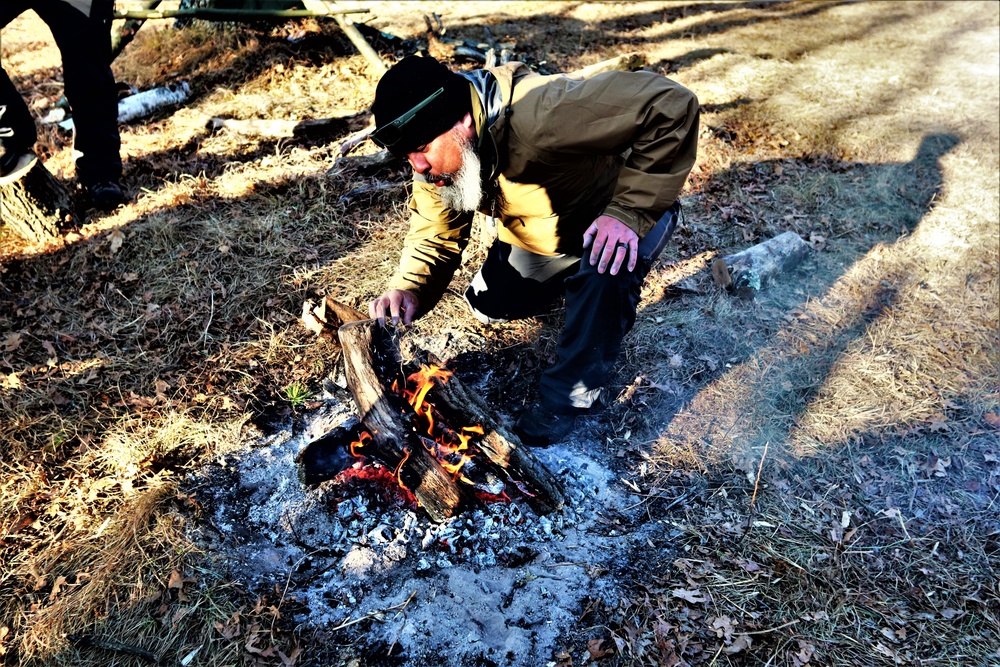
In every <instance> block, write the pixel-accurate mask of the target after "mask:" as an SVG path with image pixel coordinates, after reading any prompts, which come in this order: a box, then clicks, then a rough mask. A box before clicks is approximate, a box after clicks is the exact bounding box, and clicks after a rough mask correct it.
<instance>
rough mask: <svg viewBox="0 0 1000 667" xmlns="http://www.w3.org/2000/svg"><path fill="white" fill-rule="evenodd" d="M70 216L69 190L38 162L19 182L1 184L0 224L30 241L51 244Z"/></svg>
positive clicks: (71, 216) (70, 201)
mask: <svg viewBox="0 0 1000 667" xmlns="http://www.w3.org/2000/svg"><path fill="white" fill-rule="evenodd" d="M73 217H74V212H73V200H72V198H71V197H70V194H69V191H68V190H67V189H66V188H65V187H64V186H63V184H62V183H60V182H59V180H58V179H56V177H55V176H53V175H52V174H51V173H49V170H48V169H46V168H45V166H44V165H43V164H42V161H41V160H36V161H35V164H34V165H33V166H32V167H31V169H29V170H28V171H27V172H26V173H25V174H24V176H22V177H21V178H20V179H18V180H16V181H13V182H11V183H5V184H3V185H0V222H3V223H4V224H6V225H9V226H10V228H11V229H13V230H14V232H15V233H17V234H18V235H19V236H21V237H23V238H25V239H27V240H29V241H33V242H35V243H45V242H50V241H54V240H55V239H57V238H59V235H60V227H61V226H62V225H63V224H64V223H65V222H67V221H68V220H71V219H72V218H73Z"/></svg>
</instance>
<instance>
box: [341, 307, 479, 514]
mask: <svg viewBox="0 0 1000 667" xmlns="http://www.w3.org/2000/svg"><path fill="white" fill-rule="evenodd" d="M338 335H339V337H340V344H341V346H342V347H343V349H344V368H345V373H346V376H347V385H348V387H349V388H350V391H351V395H352V396H353V397H354V402H355V404H356V405H357V407H358V410H359V412H360V414H361V421H362V423H364V424H365V426H366V427H367V428H368V430H369V431H370V432H371V434H372V442H371V443H369V444H367V445H366V446H365V447H364V448H363V449H362V450H361V453H366V452H369V451H371V452H376V458H378V459H380V460H381V461H382V463H384V464H386V465H388V466H391V467H392V468H393V469H394V470H396V476H397V477H398V478H399V480H400V482H401V483H402V484H403V485H404V486H405V487H406V488H407V489H409V490H410V492H412V493H413V495H414V496H416V498H417V501H418V502H419V503H420V504H421V506H422V507H423V508H424V509H425V510H426V511H427V514H428V515H429V516H430V517H431V519H432V520H434V521H438V522H440V521H444V520H445V519H447V518H449V517H451V516H454V514H455V512H456V511H457V510H458V508H459V507H460V506H461V504H462V493H461V491H460V490H459V488H458V485H457V484H456V483H455V482H454V480H452V478H451V475H449V474H448V473H447V472H446V471H445V470H444V468H442V467H441V464H440V463H438V461H437V459H436V458H434V456H433V455H432V454H431V453H430V452H428V451H427V449H426V448H425V447H424V446H423V444H422V443H421V442H420V439H419V437H418V436H417V433H418V432H419V430H420V429H419V426H418V425H417V422H416V413H414V412H413V409H412V408H411V407H410V405H409V404H408V403H407V402H406V400H405V399H404V398H403V397H402V396H399V395H397V394H395V393H392V392H391V391H389V390H388V389H387V388H388V387H390V386H392V382H393V380H396V381H397V382H399V383H400V386H402V384H403V382H404V380H405V378H403V377H402V374H401V373H400V368H401V361H400V359H398V357H396V356H395V354H394V352H395V345H393V344H392V342H391V340H389V336H390V334H389V332H388V330H387V329H384V328H382V327H379V326H378V323H376V322H375V321H374V320H362V321H358V322H351V323H349V324H345V325H344V326H342V327H340V329H339V330H338ZM387 356H388V357H393V358H385V357H387Z"/></svg>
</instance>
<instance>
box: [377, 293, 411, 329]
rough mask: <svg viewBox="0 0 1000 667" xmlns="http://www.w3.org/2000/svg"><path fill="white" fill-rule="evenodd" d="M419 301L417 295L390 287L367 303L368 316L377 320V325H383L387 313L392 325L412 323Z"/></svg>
mask: <svg viewBox="0 0 1000 667" xmlns="http://www.w3.org/2000/svg"><path fill="white" fill-rule="evenodd" d="M419 305H420V301H419V300H418V299H417V295H416V294H414V293H413V292H410V291H407V290H405V289H391V290H389V291H388V292H386V293H385V294H383V295H382V296H380V297H379V298H377V299H375V300H374V301H372V302H371V303H370V304H369V305H368V316H369V317H371V318H372V319H376V320H378V323H379V326H383V327H384V326H385V318H386V315H388V316H389V317H390V318H391V319H392V324H393V326H395V325H397V324H399V323H400V322H402V323H403V324H407V325H409V324H412V323H413V316H414V315H416V314H417V307H418V306H419Z"/></svg>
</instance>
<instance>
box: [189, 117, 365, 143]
mask: <svg viewBox="0 0 1000 667" xmlns="http://www.w3.org/2000/svg"><path fill="white" fill-rule="evenodd" d="M357 116H358V114H349V115H346V116H335V117H331V118H316V119H310V120H276V119H275V120H271V119H262V120H237V119H235V118H211V119H209V121H208V123H206V128H207V129H209V130H211V131H213V132H218V131H219V130H230V131H232V132H236V133H238V134H242V135H245V136H252V137H265V138H269V139H284V138H291V137H299V138H312V139H318V138H323V137H327V136H330V135H332V134H339V133H342V132H343V131H344V130H346V129H347V127H348V126H349V125H350V122H351V121H352V120H354V119H355V118H357Z"/></svg>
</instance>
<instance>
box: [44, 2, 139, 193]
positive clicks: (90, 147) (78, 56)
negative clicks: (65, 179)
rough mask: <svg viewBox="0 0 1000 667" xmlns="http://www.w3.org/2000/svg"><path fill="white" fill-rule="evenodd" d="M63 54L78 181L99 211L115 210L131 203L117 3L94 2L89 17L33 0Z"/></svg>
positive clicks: (64, 6) (63, 4) (58, 4)
mask: <svg viewBox="0 0 1000 667" xmlns="http://www.w3.org/2000/svg"><path fill="white" fill-rule="evenodd" d="M30 4H31V6H32V9H34V10H35V12H36V13H37V14H38V15H39V16H40V17H41V19H42V20H43V21H45V23H46V24H47V25H48V26H49V29H50V30H51V31H52V36H53V37H54V38H55V41H56V45H57V46H58V47H59V51H60V53H61V54H62V62H63V80H64V83H65V90H66V99H67V100H68V101H69V104H70V107H71V108H72V110H73V121H74V123H73V124H74V126H75V128H76V130H75V137H74V141H73V145H74V148H75V149H76V150H77V151H79V153H81V155H80V157H79V158H78V159H77V161H76V170H77V179H78V180H79V182H80V183H81V184H82V185H83V186H84V188H86V190H87V192H88V193H89V195H90V197H91V200H92V202H93V204H94V206H95V207H96V208H98V209H101V210H111V209H114V208H115V207H117V206H118V205H119V204H121V203H123V202H124V201H125V196H124V193H123V192H122V189H121V184H120V181H121V174H122V161H121V154H120V151H121V137H120V135H119V133H118V95H117V90H116V87H115V78H114V74H112V72H111V19H112V13H113V10H114V2H113V1H112V0H93V2H92V5H91V10H90V15H89V16H87V15H84V14H82V13H81V12H80V11H79V10H77V9H75V8H74V7H72V6H71V5H69V4H68V3H66V2H64V1H63V0H31V2H30Z"/></svg>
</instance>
